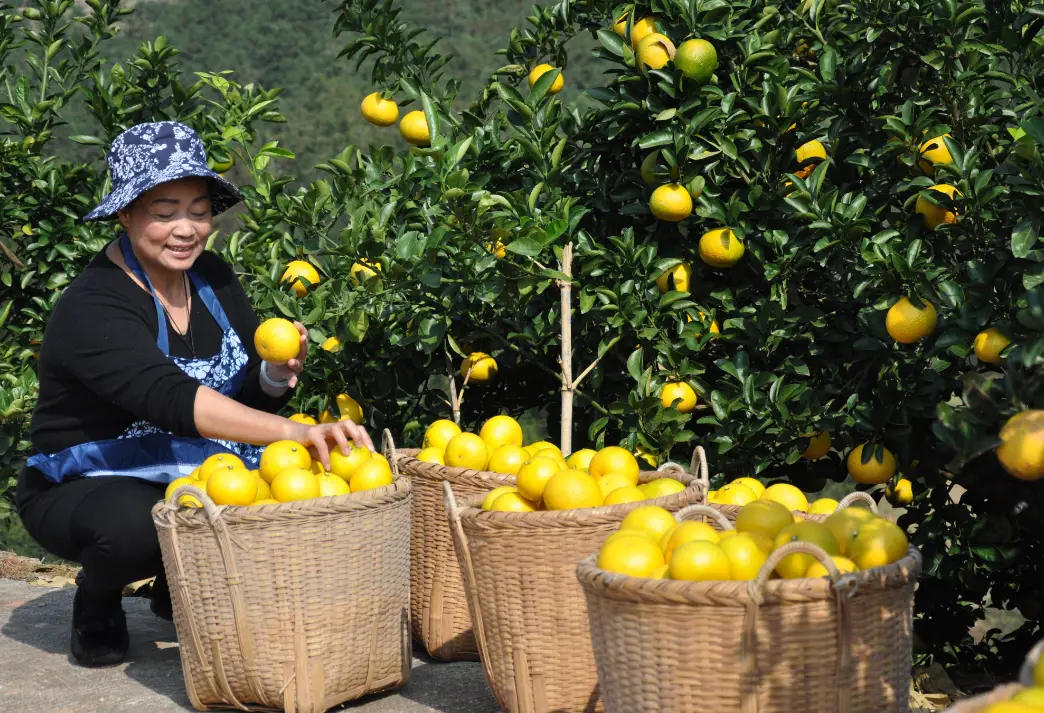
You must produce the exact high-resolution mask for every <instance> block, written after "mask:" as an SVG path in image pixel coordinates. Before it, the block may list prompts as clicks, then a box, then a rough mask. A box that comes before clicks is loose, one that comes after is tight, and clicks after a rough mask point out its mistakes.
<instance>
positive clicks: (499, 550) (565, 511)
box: [444, 446, 707, 713]
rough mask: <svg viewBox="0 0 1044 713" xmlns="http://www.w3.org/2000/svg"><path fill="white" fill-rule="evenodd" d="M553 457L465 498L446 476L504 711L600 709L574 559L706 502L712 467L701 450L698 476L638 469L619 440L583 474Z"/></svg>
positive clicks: (475, 614) (473, 605) (470, 594)
mask: <svg viewBox="0 0 1044 713" xmlns="http://www.w3.org/2000/svg"><path fill="white" fill-rule="evenodd" d="M546 460H550V459H545V458H542V457H536V458H533V459H531V460H530V461H529V463H528V464H527V465H526V466H524V467H523V468H522V469H520V470H519V473H518V476H517V477H516V479H515V485H514V486H502V487H501V488H498V489H497V490H493V491H491V492H488V493H485V494H482V493H480V494H478V495H475V496H472V497H470V498H461V499H458V498H457V495H456V490H455V487H454V486H453V485H452V484H451V483H448V482H447V483H445V484H444V492H445V506H446V509H447V511H448V513H449V519H450V525H451V530H452V533H453V543H454V547H455V550H456V554H457V558H458V561H459V562H460V568H461V572H462V573H463V575H464V585H465V593H466V595H467V601H468V606H469V609H470V612H471V617H472V621H473V622H474V624H475V636H476V642H477V644H478V650H479V653H480V655H481V659H482V664H483V668H484V671H485V674H486V678H487V680H488V681H489V684H490V687H491V688H492V690H493V693H494V695H495V696H496V697H497V700H498V701H499V702H500V705H501V707H502V708H503V709H504V710H505V711H509V712H510V713H551V712H552V711H577V712H581V711H582V712H585V713H586V712H591V711H598V710H602V706H601V701H600V699H599V694H598V688H597V671H596V669H595V663H594V654H593V652H592V650H591V640H590V633H589V628H588V624H587V611H586V604H585V602H584V597H583V592H582V590H581V589H580V587H579V586H578V584H577V581H576V577H575V574H574V572H575V570H576V566H577V564H578V563H579V562H580V560H581V559H583V557H584V556H586V555H587V554H588V553H590V552H592V551H594V550H596V549H597V548H598V547H599V546H600V545H601V543H602V541H603V540H604V539H605V538H606V537H607V536H608V535H609V534H610V533H612V532H613V531H614V530H615V529H616V528H617V527H618V526H619V524H620V522H621V520H623V519H624V518H625V517H626V516H627V515H628V514H629V513H631V512H632V511H636V510H638V509H641V508H643V507H646V506H650V505H655V506H657V507H658V509H663V510H664V512H669V511H674V510H679V509H681V508H683V507H685V506H686V505H690V504H692V503H698V502H704V501H705V499H706V493H707V462H706V458H705V456H704V453H703V449H702V448H699V447H697V449H696V455H695V456H694V459H693V460H694V462H695V463H698V466H694V467H693V470H697V469H698V472H699V475H693V474H690V473H686V472H684V469H682V468H680V467H678V466H675V465H673V464H670V465H667V466H665V467H664V470H662V471H659V472H647V473H641V472H640V471H639V467H638V463H637V461H636V460H635V458H634V456H633V455H632V454H631V453H630V452H628V451H627V450H625V449H623V448H620V447H618V446H610V447H608V448H604V449H602V450H600V451H598V453H597V454H594V455H593V457H591V459H590V461H589V462H588V463H587V468H586V470H582V469H580V468H579V467H573V468H568V467H563V464H561V463H559V464H555V463H546V462H545V461H546ZM668 481H670V482H668ZM643 488H644V490H643ZM498 490H499V491H500V492H497V491H498Z"/></svg>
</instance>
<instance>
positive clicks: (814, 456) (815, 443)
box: [801, 431, 830, 460]
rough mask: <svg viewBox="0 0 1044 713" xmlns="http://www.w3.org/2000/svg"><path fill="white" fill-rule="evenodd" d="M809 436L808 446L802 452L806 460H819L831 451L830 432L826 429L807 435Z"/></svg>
mask: <svg viewBox="0 0 1044 713" xmlns="http://www.w3.org/2000/svg"><path fill="white" fill-rule="evenodd" d="M807 438H808V439H809V440H808V447H806V448H805V452H804V453H802V454H801V457H802V458H804V459H805V460H819V459H820V458H822V457H823V456H825V455H826V454H827V453H829V452H830V434H829V433H827V432H826V431H820V432H819V433H814V434H812V435H811V436H807Z"/></svg>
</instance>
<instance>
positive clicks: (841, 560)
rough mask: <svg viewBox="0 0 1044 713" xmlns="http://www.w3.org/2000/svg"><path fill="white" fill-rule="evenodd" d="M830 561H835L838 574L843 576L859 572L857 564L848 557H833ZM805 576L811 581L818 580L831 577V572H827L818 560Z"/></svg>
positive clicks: (811, 565) (810, 566)
mask: <svg viewBox="0 0 1044 713" xmlns="http://www.w3.org/2000/svg"><path fill="white" fill-rule="evenodd" d="M830 559H831V560H833V562H834V566H835V567H837V570H838V572H840V573H841V574H852V573H853V572H858V571H859V568H858V567H856V564H855V562H853V561H852V560H850V559H848V558H847V557H842V556H841V555H832V556H831V557H830ZM805 576H806V577H808V578H809V579H818V578H819V577H829V576H830V572H829V570H827V568H826V565H824V564H823V563H822V562H820V561H818V560H817V561H815V562H813V563H812V564H810V565H809V567H808V570H807V571H806V572H805Z"/></svg>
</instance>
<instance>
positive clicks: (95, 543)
mask: <svg viewBox="0 0 1044 713" xmlns="http://www.w3.org/2000/svg"><path fill="white" fill-rule="evenodd" d="M163 490H164V487H163V486H161V485H156V484H153V483H149V482H147V481H144V480H141V479H140V478H130V477H123V476H101V477H95V478H80V479H77V480H71V481H68V482H66V483H62V484H61V485H53V484H49V483H48V482H47V481H46V480H44V476H43V475H42V474H41V473H40V472H39V471H36V470H34V469H31V468H27V469H26V470H24V471H23V472H22V473H21V477H19V479H18V493H17V496H16V500H17V504H18V512H19V515H20V516H21V518H22V522H23V523H24V524H25V529H26V531H28V533H29V534H30V535H31V536H32V537H33V539H34V540H36V541H37V542H38V543H40V545H41V546H42V547H43V548H44V549H46V550H47V551H48V552H51V553H52V554H55V555H57V556H59V557H62V558H64V559H67V560H72V561H74V562H79V563H80V564H81V565H82V566H83V578H82V580H81V581H80V590H81V592H82V594H83V596H84V598H85V599H86V600H89V601H90V602H91V603H92V604H94V605H95V606H98V607H105V606H113V605H116V606H118V605H119V601H120V598H121V597H122V594H123V588H124V587H125V586H126V585H128V584H130V583H131V582H136V581H138V580H141V579H147V578H149V577H154V576H156V577H158V579H157V582H156V589H157V590H160V589H163V590H165V589H166V580H165V578H164V576H163V562H162V559H161V557H160V547H159V539H158V537H157V535H156V527H155V525H154V524H153V522H152V514H151V510H152V506H153V505H155V504H156V502H157V501H158V500H161V499H162V498H163ZM163 594H166V592H165V591H164V592H163Z"/></svg>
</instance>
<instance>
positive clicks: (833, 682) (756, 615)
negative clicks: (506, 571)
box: [577, 506, 921, 713]
mask: <svg viewBox="0 0 1044 713" xmlns="http://www.w3.org/2000/svg"><path fill="white" fill-rule="evenodd" d="M697 516H700V517H703V516H707V517H709V518H710V519H711V521H712V523H713V524H715V525H716V526H717V527H718V528H719V529H730V528H731V524H730V521H729V519H728V518H727V517H725V516H724V515H723V514H722V513H721V512H719V511H717V510H714V509H711V508H707V507H704V506H695V507H691V508H686V509H685V511H683V512H682V513H679V518H680V519H690V518H694V517H697ZM806 517H808V518H809V519H821V517H822V516H819V517H817V516H806ZM794 552H807V553H809V554H814V556H816V557H817V558H818V559H819V560H820V561H822V562H823V564H824V566H826V567H827V569H828V570H829V571H830V577H829V578H823V579H796V580H770V579H769V577H770V576H771V574H772V571H773V569H774V568H775V566H776V564H777V563H778V562H779V560H781V559H782V558H783V557H785V556H786V555H788V554H792V553H794ZM596 561H597V555H591V556H589V557H587V558H586V559H584V561H583V562H581V563H580V565H579V567H578V568H577V578H578V579H579V581H580V584H581V585H582V586H583V589H584V593H585V595H586V597H587V603H588V611H589V616H590V624H591V638H592V642H593V645H594V652H595V658H596V660H597V663H598V680H599V684H600V685H601V690H602V695H603V697H604V699H605V709H606V711H607V713H633V712H634V711H642V712H643V713H697V712H699V713H737V712H739V713H793V712H794V711H808V712H810V713H811V712H815V713H871V712H872V713H900V712H902V713H905V712H906V711H907V710H908V703H909V701H908V698H909V687H910V667H911V657H912V632H913V593H914V585H915V583H916V579H917V575H918V573H919V572H920V569H921V557H920V554H919V553H918V552H917V550H915V549H913V548H911V549H910V550H909V551H908V553H907V555H906V557H904V558H903V559H902V560H900V561H899V562H897V563H895V564H893V565H889V566H888V567H882V568H879V569H874V570H867V571H864V572H858V573H855V574H852V575H840V574H839V573H838V570H837V568H836V567H835V566H834V563H833V561H832V560H831V559H830V558H829V557H828V556H827V554H826V553H825V552H823V550H821V549H819V548H818V547H816V546H814V545H811V544H808V543H803V542H796V543H792V544H789V545H786V546H784V547H782V548H780V549H779V550H777V551H776V552H774V553H773V554H772V555H770V556H769V559H768V561H767V562H766V563H765V565H764V567H763V568H762V570H761V572H760V573H759V575H758V577H757V578H756V579H755V580H753V581H750V582H733V581H728V582H679V581H671V580H652V579H638V578H633V577H626V576H623V575H618V574H612V573H609V572H606V571H604V570H601V569H599V568H598V567H597V565H596Z"/></svg>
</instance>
